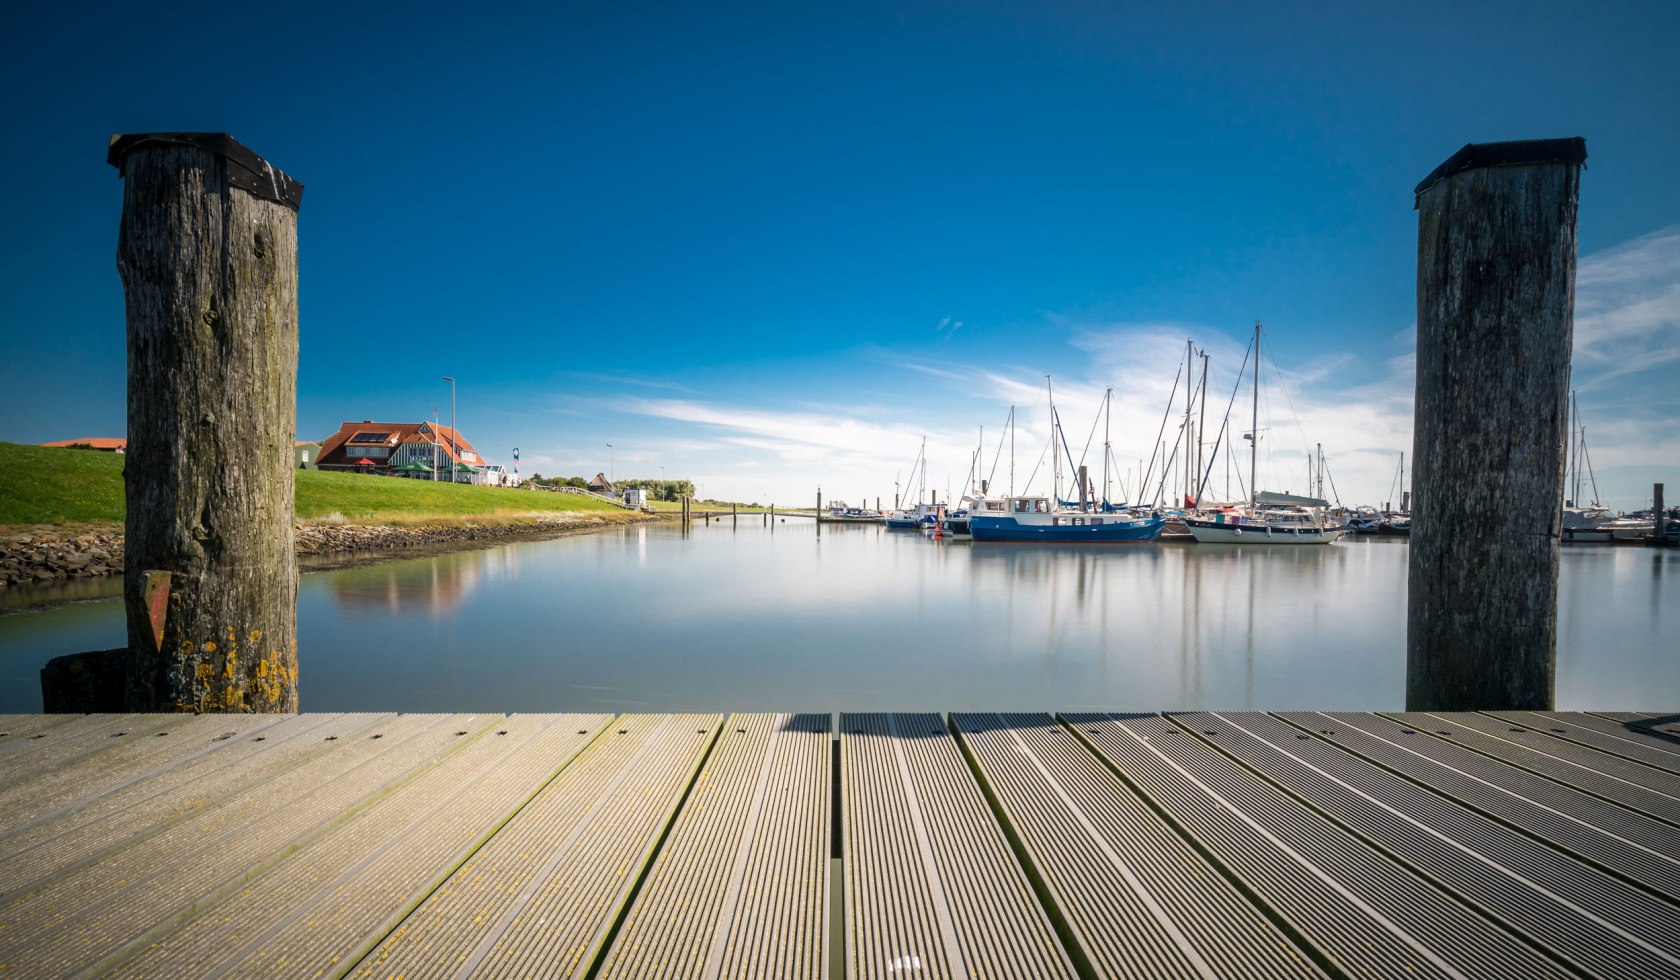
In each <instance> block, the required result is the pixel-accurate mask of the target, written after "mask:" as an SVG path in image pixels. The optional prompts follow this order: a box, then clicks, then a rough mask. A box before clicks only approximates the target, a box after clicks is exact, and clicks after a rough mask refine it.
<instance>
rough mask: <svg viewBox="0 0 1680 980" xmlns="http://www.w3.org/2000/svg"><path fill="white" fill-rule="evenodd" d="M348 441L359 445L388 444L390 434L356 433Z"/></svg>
mask: <svg viewBox="0 0 1680 980" xmlns="http://www.w3.org/2000/svg"><path fill="white" fill-rule="evenodd" d="M350 441H351V442H360V443H368V442H373V443H380V442H390V441H391V434H390V433H389V432H358V433H356V434H355V435H353V436H351V437H350Z"/></svg>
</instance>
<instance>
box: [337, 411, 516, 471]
mask: <svg viewBox="0 0 1680 980" xmlns="http://www.w3.org/2000/svg"><path fill="white" fill-rule="evenodd" d="M317 459H318V460H319V463H318V465H319V466H320V468H321V469H323V470H339V471H354V472H364V473H366V472H372V473H381V474H396V475H400V476H410V477H417V478H419V479H422V480H429V479H434V478H436V479H440V480H452V481H454V482H457V483H482V482H484V478H483V474H484V466H485V462H484V457H482V456H480V455H479V453H478V450H476V449H474V448H473V446H472V443H470V442H468V441H467V440H465V439H463V438H461V436H460V434H459V433H457V432H456V431H455V430H454V429H452V428H450V427H449V426H447V425H435V424H433V423H431V422H375V421H373V420H371V419H363V420H362V421H360V422H345V423H344V424H343V425H340V426H339V427H338V431H337V432H335V433H333V434H332V435H331V436H329V437H328V438H327V440H326V441H325V442H323V443H321V452H320V454H319V456H318V457H317Z"/></svg>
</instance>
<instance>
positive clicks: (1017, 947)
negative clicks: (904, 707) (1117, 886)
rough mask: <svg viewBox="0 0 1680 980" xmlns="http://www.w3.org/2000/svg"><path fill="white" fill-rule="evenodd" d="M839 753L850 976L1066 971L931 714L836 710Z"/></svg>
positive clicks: (962, 763)
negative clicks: (840, 714)
mask: <svg viewBox="0 0 1680 980" xmlns="http://www.w3.org/2000/svg"><path fill="white" fill-rule="evenodd" d="M840 755H841V760H842V778H841V786H842V788H843V795H844V800H843V812H844V822H845V834H844V847H845V853H844V866H845V874H846V882H845V889H844V894H845V899H846V922H847V929H846V948H847V956H846V962H847V976H848V977H851V978H860V980H861V978H870V980H878V978H887V977H894V976H901V975H905V974H909V975H914V976H926V977H956V978H974V980H980V978H1008V977H1045V978H1049V977H1069V978H1071V977H1072V976H1073V975H1074V972H1073V965H1072V963H1071V962H1070V961H1069V959H1068V956H1067V953H1066V952H1065V951H1064V950H1063V949H1062V946H1061V943H1060V942H1059V941H1058V940H1057V938H1056V935H1055V931H1054V929H1053V927H1052V926H1051V924H1050V921H1049V918H1048V917H1047V916H1046V914H1045V913H1044V910H1043V909H1042V907H1040V906H1039V904H1038V902H1037V900H1036V898H1035V897H1034V895H1033V891H1032V886H1031V884H1030V883H1029V882H1028V880H1027V877H1026V874H1025V872H1024V871H1023V869H1022V868H1021V866H1020V864H1019V862H1017V861H1016V859H1015V856H1014V854H1013V853H1012V852H1011V850H1010V848H1009V842H1008V841H1007V840H1006V839H1005V838H1004V835H1003V831H1002V829H1001V828H1000V827H999V826H998V824H997V821H996V819H995V818H994V817H993V815H992V812H991V809H990V807H989V806H988V804H987V803H986V800H985V797H984V796H983V795H982V794H981V792H980V789H979V786H978V785H976V783H975V782H974V777H973V774H972V772H971V771H970V770H969V768H968V765H967V762H966V760H964V758H963V756H962V753H961V750H960V749H959V748H958V746H957V744H956V741H955V739H953V738H952V737H951V734H950V732H949V731H948V730H947V729H946V727H945V721H944V719H943V718H942V717H941V716H940V715H937V714H848V715H845V716H843V717H842V718H841V722H840Z"/></svg>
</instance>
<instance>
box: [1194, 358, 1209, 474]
mask: <svg viewBox="0 0 1680 980" xmlns="http://www.w3.org/2000/svg"><path fill="white" fill-rule="evenodd" d="M1207 374H1208V355H1207V351H1202V397H1201V401H1200V402H1199V403H1198V404H1200V405H1201V412H1200V414H1199V415H1198V416H1197V417H1196V480H1195V487H1196V504H1197V506H1200V505H1201V503H1202V484H1203V483H1205V482H1207V481H1206V478H1205V477H1203V475H1202V467H1203V465H1204V461H1203V459H1202V443H1203V442H1205V441H1206V440H1207Z"/></svg>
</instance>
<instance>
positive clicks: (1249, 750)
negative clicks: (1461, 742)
mask: <svg viewBox="0 0 1680 980" xmlns="http://www.w3.org/2000/svg"><path fill="white" fill-rule="evenodd" d="M1174 720H1175V721H1177V722H1178V723H1179V724H1181V725H1184V726H1185V727H1187V728H1191V729H1197V730H1201V729H1211V730H1214V731H1216V732H1217V733H1218V735H1217V736H1216V737H1215V738H1214V739H1213V741H1215V742H1216V743H1217V744H1218V745H1219V747H1220V748H1222V749H1224V750H1225V751H1226V752H1228V753H1230V754H1232V755H1235V756H1236V757H1237V758H1238V759H1239V760H1241V761H1242V762H1243V763H1245V764H1246V765H1248V766H1249V767H1250V768H1252V769H1254V770H1256V771H1258V772H1260V773H1261V774H1263V775H1264V776H1265V777H1266V778H1268V779H1270V780H1271V781H1273V782H1274V783H1277V784H1278V785H1280V786H1282V787H1283V788H1284V789H1285V790H1286V791H1288V792H1290V793H1292V794H1294V795H1295V796H1296V798H1297V799H1298V800H1299V801H1300V802H1301V804H1302V805H1303V806H1306V805H1310V806H1311V807H1313V808H1314V809H1316V810H1318V811H1320V812H1322V813H1325V814H1327V815H1328V816H1329V817H1330V818H1331V819H1333V820H1335V821H1336V822H1338V823H1340V824H1341V825H1342V826H1344V827H1347V828H1348V829H1350V830H1351V831H1353V832H1354V833H1355V834H1358V835H1359V836H1360V837H1361V838H1363V839H1365V840H1367V841H1369V842H1371V843H1373V844H1375V845H1376V846H1377V847H1379V848H1381V849H1382V850H1383V851H1385V852H1386V853H1388V854H1390V855H1392V856H1393V857H1394V858H1395V859H1396V860H1398V861H1400V862H1401V863H1403V864H1406V865H1407V866H1409V867H1411V868H1412V869H1413V870H1415V871H1417V872H1419V873H1420V874H1423V875H1425V876H1426V877H1429V878H1431V879H1432V880H1434V881H1435V882H1437V883H1438V884H1439V885H1440V887H1442V888H1443V889H1445V890H1447V891H1449V892H1451V893H1453V894H1454V895H1456V896H1458V897H1459V898H1460V899H1461V900H1462V901H1463V902H1465V904H1467V905H1470V906H1472V907H1474V908H1476V909H1478V910H1479V911H1480V912H1481V913H1482V914H1483V915H1484V916H1486V917H1488V918H1489V919H1492V920H1494V921H1495V922H1499V923H1502V924H1504V925H1505V927H1506V928H1507V929H1508V930H1510V931H1511V932H1513V933H1515V934H1517V935H1522V936H1528V937H1532V938H1533V939H1534V940H1535V941H1536V944H1537V945H1539V946H1540V947H1541V948H1542V949H1543V950H1544V951H1545V952H1546V953H1547V954H1548V955H1550V956H1552V957H1554V958H1556V959H1558V960H1559V961H1561V962H1563V963H1566V964H1568V965H1570V966H1571V967H1573V968H1574V969H1576V970H1578V971H1580V972H1583V973H1587V974H1591V975H1595V976H1601V977H1624V976H1665V975H1677V974H1680V908H1677V907H1675V906H1674V905H1671V904H1669V903H1667V902H1665V901H1663V900H1661V899H1658V898H1655V897H1653V896H1652V895H1650V894H1649V893H1647V892H1644V891H1640V890H1638V889H1635V888H1633V887H1632V886H1630V885H1627V884H1626V883H1624V882H1621V881H1618V880H1616V879H1614V878H1612V877H1610V876H1609V875H1606V874H1604V873H1603V872H1601V871H1599V870H1597V869H1595V868H1592V867H1590V866H1588V865H1585V864H1583V863H1581V862H1580V861H1577V860H1576V859H1574V858H1573V857H1571V856H1569V855H1567V854H1565V853H1562V852H1560V851H1558V850H1555V849H1553V848H1551V847H1548V846H1547V845H1545V844H1542V843H1541V842H1539V841H1537V840H1535V839H1534V838H1532V837H1528V836H1525V835H1523V834H1519V833H1517V832H1516V831H1514V830H1511V829H1510V828H1508V827H1505V826H1504V825H1502V824H1499V823H1495V822H1494V821H1491V820H1488V819H1487V818H1485V817H1483V816H1481V815H1479V814H1477V813H1474V812H1472V811H1471V810H1468V809H1466V808H1464V807H1463V806H1460V805H1459V804H1458V803H1456V802H1455V801H1453V800H1451V799H1449V798H1446V797H1443V796H1441V795H1439V794H1436V793H1432V792H1430V791H1429V790H1427V789H1424V788H1423V787H1420V786H1418V785H1417V784H1415V783H1412V782H1410V781H1407V780H1404V779H1400V778H1399V777H1398V776H1395V775H1393V774H1392V773H1388V772H1385V771H1384V770H1381V769H1378V768H1376V767H1375V766H1373V765H1371V764H1370V763H1369V762H1366V761H1365V760H1363V759H1360V758H1358V757H1356V756H1353V755H1350V754H1349V753H1347V752H1345V751H1343V750H1342V749H1340V748H1338V747H1336V746H1334V745H1332V744H1330V743H1329V742H1327V741H1326V740H1325V739H1323V738H1320V737H1319V736H1318V734H1317V733H1316V732H1307V731H1303V730H1302V729H1299V728H1296V727H1294V726H1292V725H1288V724H1286V723H1284V722H1282V721H1279V720H1278V719H1276V718H1273V717H1271V716H1270V715H1264V714H1254V713H1247V714H1231V715H1220V714H1188V715H1184V716H1174ZM1329 730H1330V731H1332V732H1333V731H1334V729H1333V728H1332V729H1329Z"/></svg>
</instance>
